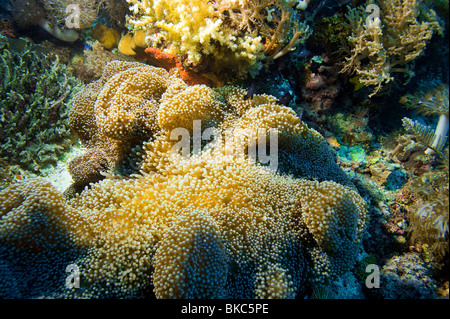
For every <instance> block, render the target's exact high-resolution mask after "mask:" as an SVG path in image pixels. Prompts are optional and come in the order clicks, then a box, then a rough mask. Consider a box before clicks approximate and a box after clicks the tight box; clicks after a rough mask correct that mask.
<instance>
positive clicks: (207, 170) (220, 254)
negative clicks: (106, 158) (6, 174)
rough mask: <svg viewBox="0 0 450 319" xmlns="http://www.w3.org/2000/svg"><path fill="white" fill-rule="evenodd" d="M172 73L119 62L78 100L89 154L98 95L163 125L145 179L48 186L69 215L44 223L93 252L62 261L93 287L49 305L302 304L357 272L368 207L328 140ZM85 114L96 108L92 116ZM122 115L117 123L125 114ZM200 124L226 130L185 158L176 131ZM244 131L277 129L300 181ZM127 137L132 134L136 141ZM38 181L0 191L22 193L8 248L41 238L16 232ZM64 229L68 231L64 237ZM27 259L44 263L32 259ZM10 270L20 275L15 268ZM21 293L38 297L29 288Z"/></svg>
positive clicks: (46, 210) (262, 98)
mask: <svg viewBox="0 0 450 319" xmlns="http://www.w3.org/2000/svg"><path fill="white" fill-rule="evenodd" d="M141 70H142V71H143V70H145V71H146V73H148V74H152V75H153V76H154V79H155V80H150V79H149V80H148V81H147V80H145V79H146V78H145V77H144V81H136V78H135V77H134V74H137V73H138V72H140V71H141ZM134 72H137V73H134ZM164 72H166V71H165V70H163V69H155V68H152V67H149V66H144V65H142V64H138V63H124V62H112V63H110V64H109V65H108V66H107V67H106V68H105V71H104V73H103V76H102V78H100V79H99V80H98V81H97V82H94V83H92V85H91V86H88V91H85V92H84V93H82V94H80V95H79V99H78V103H76V104H75V110H76V111H75V113H74V114H73V115H74V117H75V119H76V121H75V122H76V124H77V125H76V126H77V127H78V128H80V129H81V132H82V134H81V135H82V136H83V140H84V142H85V143H87V145H92V146H95V145H97V144H96V143H95V140H96V139H99V138H100V137H105V138H106V136H105V135H102V129H101V128H100V125H98V124H97V120H99V119H101V117H102V116H104V115H106V114H103V115H101V116H100V117H99V118H98V119H97V108H96V106H97V102H96V100H97V101H100V102H99V104H103V102H104V101H106V100H104V99H103V98H101V99H98V98H99V97H100V96H104V97H105V98H106V97H108V98H109V99H108V100H109V101H113V100H114V97H115V94H118V93H120V94H122V95H124V96H123V98H122V99H119V100H121V101H122V102H123V103H122V104H123V106H124V107H125V108H127V107H128V105H127V104H128V103H130V104H131V106H133V105H134V106H136V105H138V104H135V100H134V99H132V98H127V93H131V92H134V93H133V96H136V97H139V98H141V103H139V105H145V103H144V102H145V101H146V99H148V100H152V99H154V100H155V102H157V103H156V104H155V107H157V108H158V109H157V113H156V114H157V117H156V120H157V124H158V125H157V126H155V127H154V128H152V130H151V131H147V133H146V134H147V138H149V141H148V142H147V143H145V145H144V147H143V157H142V162H141V163H140V172H139V174H135V175H133V177H125V176H113V175H109V177H107V178H105V179H103V180H102V181H99V182H97V183H95V184H91V187H90V188H89V189H88V188H86V189H84V190H83V191H82V192H81V193H80V194H78V195H75V196H74V197H73V198H72V199H70V200H68V201H67V202H66V203H61V201H60V200H59V199H60V195H54V190H53V189H52V188H51V187H47V188H42V192H46V193H48V194H52V195H51V196H50V197H51V198H56V201H55V200H52V201H50V202H51V203H56V205H57V207H58V209H57V213H56V214H51V212H53V210H54V208H53V206H51V205H50V207H46V206H42V205H41V206H40V207H39V208H40V209H39V212H40V214H44V215H45V216H54V217H53V218H54V220H55V222H56V224H57V225H60V224H61V225H62V226H65V229H64V233H66V232H67V233H68V235H69V238H72V237H73V240H72V239H70V240H69V239H67V240H66V239H61V241H62V244H67V245H68V246H69V247H73V246H75V247H81V248H82V249H81V251H80V253H79V254H78V255H77V256H76V258H72V255H70V256H69V257H67V258H61V259H58V261H59V263H58V265H59V266H60V264H61V261H68V262H69V263H71V264H76V265H77V266H78V267H79V270H80V274H81V287H80V288H79V289H73V290H70V289H66V288H63V287H59V289H58V288H57V287H53V286H45V285H44V286H43V287H42V289H43V290H42V296H44V297H45V296H50V295H52V296H54V295H59V296H64V297H79V298H84V297H106V296H109V297H142V296H144V295H145V294H146V293H148V290H149V288H152V289H153V292H154V294H155V296H156V297H158V298H294V297H296V296H302V293H303V291H304V289H305V287H323V286H324V285H326V284H327V283H329V282H330V281H332V280H334V279H335V278H336V277H337V276H340V275H341V274H343V273H345V272H347V271H348V270H350V269H352V268H353V266H354V263H355V261H356V256H357V254H358V251H359V249H360V248H361V247H360V245H361V239H362V235H363V232H364V229H365V226H366V224H367V219H368V214H367V208H366V205H365V202H364V200H363V199H362V198H361V197H360V196H359V195H358V193H357V192H356V191H355V190H354V189H353V188H351V187H348V186H347V185H348V181H347V180H346V179H345V178H344V177H345V175H343V173H342V171H340V170H339V168H338V166H337V165H336V163H335V159H334V157H333V156H332V153H331V152H330V150H329V149H328V147H327V143H326V141H325V140H324V139H323V137H322V136H321V135H320V134H319V133H318V132H316V131H314V130H313V129H310V128H308V127H307V125H306V124H304V123H302V122H301V121H300V119H299V118H298V117H296V115H295V112H294V111H293V110H292V109H290V108H288V107H285V106H282V105H280V104H278V103H277V101H276V99H275V98H274V97H272V96H268V95H254V96H253V98H251V99H245V98H244V96H245V94H246V92H245V90H242V89H239V88H235V87H224V88H221V89H211V88H208V87H206V86H202V85H195V86H187V85H186V84H185V83H184V82H183V81H182V80H181V79H180V78H179V77H178V76H177V74H176V73H171V74H169V73H164ZM125 74H128V76H127V77H125V76H124V75H125ZM118 78H121V79H122V80H123V81H121V83H122V84H119V87H116V86H114V89H113V88H111V89H110V88H107V87H108V83H110V84H111V83H115V80H116V79H118ZM127 79H128V81H127ZM132 79H133V80H132ZM157 79H161V81H160V82H159V83H158V81H157ZM151 88H154V90H152V89H151ZM103 90H105V91H103ZM135 90H137V91H135ZM162 91H163V93H162V95H160V93H161V92H162ZM104 92H109V93H104ZM141 93H142V94H141ZM92 104H94V106H93V105H92ZM111 105H112V107H114V103H112V104H111ZM82 107H86V108H87V110H86V113H85V114H83V112H82V111H83V109H82ZM131 109H132V108H131ZM134 110H138V108H134ZM119 114H120V113H119ZM78 115H79V117H78V118H77V116H78ZM110 115H111V121H112V123H114V120H115V116H116V112H114V111H113V112H111V113H110ZM125 115H127V114H125ZM125 115H124V116H125ZM130 118H132V116H131V117H130ZM144 118H145V117H144V116H143V117H142V118H141V119H140V120H144ZM128 119H129V118H127V120H128ZM195 120H199V121H202V123H206V125H205V126H210V127H212V128H215V129H216V130H215V133H214V139H213V140H212V141H210V140H205V141H203V144H202V143H200V148H199V149H197V150H195V146H194V150H193V151H192V152H191V151H190V149H189V152H188V154H182V153H180V152H179V151H176V148H175V149H174V146H176V144H177V143H179V141H178V140H174V139H173V138H171V133H172V132H174V130H173V129H174V128H175V129H178V132H179V131H180V130H183V129H184V130H185V131H187V132H192V133H194V135H193V140H194V141H195V138H196V133H195V132H194V128H192V125H193V122H194V123H195ZM148 121H149V122H150V123H153V121H154V118H153V117H151V116H150V117H148ZM75 122H74V123H75ZM83 122H85V123H86V124H85V125H83ZM118 123H119V122H118ZM123 123H134V122H132V121H131V122H130V121H124V122H123ZM130 125H131V126H132V124H130ZM203 128H204V127H202V129H203ZM245 128H247V129H249V130H250V131H251V130H256V131H258V129H259V130H260V131H262V132H263V133H262V134H258V137H257V142H258V145H261V144H259V143H262V141H264V142H265V143H266V144H264V147H261V148H262V149H265V146H266V145H269V144H272V141H274V135H272V133H274V132H277V133H278V135H277V136H279V141H280V144H279V145H278V149H279V151H280V161H282V158H287V156H288V155H287V154H292V156H295V154H296V153H298V156H299V157H300V156H301V161H300V160H299V161H298V162H299V163H297V162H295V163H292V165H293V166H296V168H297V170H296V171H295V175H294V174H290V175H288V174H283V173H282V171H280V172H279V173H277V172H276V167H275V169H274V168H273V167H271V166H269V167H265V165H264V164H265V161H264V160H263V158H253V157H252V156H251V154H250V153H248V152H246V151H245V149H246V148H245V149H244V150H242V148H241V146H242V143H243V144H244V147H245V145H246V146H248V147H249V149H250V146H251V145H252V142H254V141H252V140H249V139H245V134H244V133H245V130H244V131H243V129H245ZM89 129H90V130H91V131H89ZM153 129H154V130H155V131H153ZM270 129H272V132H271V133H270V134H268V132H267V130H269V131H270ZM104 132H105V133H107V132H108V131H107V130H106V131H104ZM129 132H131V131H129V130H127V129H125V130H122V133H124V135H123V140H124V141H127V137H128V136H127V135H126V134H128V133H129ZM230 132H233V134H230ZM189 135H190V134H189ZM116 137H117V136H116ZM121 137H122V135H121ZM108 138H109V137H108ZM121 139H122V138H121ZM188 140H189V141H191V139H190V138H189V139H188ZM272 150H273V149H272ZM282 152H283V153H282ZM281 153H282V154H281ZM280 166H281V165H280ZM310 179H316V180H310ZM319 180H322V181H319ZM32 183H33V182H30V184H28V183H27V182H25V183H22V184H20V185H17V186H15V187H14V188H8V189H6V190H4V191H3V192H2V193H0V198H5V199H6V198H10V199H9V200H8V202H6V201H5V202H4V203H6V204H2V205H0V214H1V215H8V216H9V218H8V219H3V218H2V219H0V231H1V232H2V235H3V234H4V236H0V239H1V240H2V244H3V242H4V241H6V240H7V238H18V239H20V238H21V236H25V237H26V238H27V236H31V237H32V236H33V234H34V233H33V232H31V233H30V232H25V233H23V232H21V228H20V227H19V228H17V227H15V223H16V222H15V220H16V219H15V217H17V216H22V215H23V214H24V213H25V214H26V213H27V212H30V211H33V209H34V208H35V206H34V205H32V204H28V202H22V201H21V200H20V198H22V197H21V196H22V194H24V193H28V189H29V188H33V187H34V186H33V184H32ZM42 196H43V195H42ZM48 196H49V195H48ZM9 202H14V203H15V204H14V206H13V205H10V204H7V203H9ZM0 203H1V202H0ZM86 221H89V222H88V223H86ZM11 223H12V225H11ZM47 224H48V223H46V225H47ZM48 225H53V223H50V224H48ZM35 226H36V229H37V230H38V229H39V225H37V224H36V225H35ZM15 232H17V233H15ZM54 232H56V233H57V235H58V236H60V235H61V233H62V232H63V230H60V229H59V228H55V230H54ZM52 234H53V233H52ZM6 236H8V237H6ZM47 237H48V236H47ZM47 237H44V238H42V241H43V242H46V240H47ZM48 240H50V239H48ZM16 244H17V245H20V244H21V243H20V240H19V241H18V242H17V243H16ZM11 245H13V244H11ZM0 252H1V254H2V256H3V255H6V257H7V259H6V260H8V261H9V260H13V259H14V258H17V256H16V255H15V254H16V253H17V250H15V249H8V250H4V251H0ZM19 253H20V251H19ZM42 258H44V260H43V262H47V261H51V260H54V259H49V258H48V257H46V256H44V257H42ZM22 261H23V264H25V265H28V264H29V263H30V262H34V260H31V259H29V258H28V256H27V259H24V260H22ZM8 266H10V267H11V268H12V270H13V271H15V272H16V273H18V274H21V270H20V268H18V267H17V265H14V264H9V265H8ZM0 276H2V273H1V272H0ZM0 279H3V278H0ZM0 282H3V281H0ZM21 288H22V287H21ZM20 293H21V294H22V295H24V296H29V295H30V292H29V291H27V290H26V289H20Z"/></svg>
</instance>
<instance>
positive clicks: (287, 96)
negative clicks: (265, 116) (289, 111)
mask: <svg viewBox="0 0 450 319" xmlns="http://www.w3.org/2000/svg"><path fill="white" fill-rule="evenodd" d="M293 98H294V96H293V95H292V94H291V93H289V92H288V93H285V94H283V96H282V97H281V98H280V100H279V101H280V103H281V104H283V105H286V106H288V105H289V103H291V101H292V99H293Z"/></svg>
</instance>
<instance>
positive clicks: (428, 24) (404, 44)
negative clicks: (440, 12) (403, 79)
mask: <svg viewBox="0 0 450 319" xmlns="http://www.w3.org/2000/svg"><path fill="white" fill-rule="evenodd" d="M376 3H377V4H378V5H376V4H374V3H373V2H371V1H368V2H367V5H366V6H364V7H363V6H361V7H359V8H353V9H349V12H348V14H347V15H346V16H347V18H348V20H349V23H348V24H349V25H348V27H349V28H350V29H351V30H353V33H352V35H351V36H350V37H348V44H349V48H348V51H349V52H348V56H347V57H346V58H345V60H346V61H345V62H344V63H343V67H342V70H341V72H345V73H349V74H353V73H354V74H355V75H356V76H358V77H359V78H358V80H359V82H360V83H362V84H364V85H365V86H372V87H374V88H373V92H372V93H371V94H370V95H369V97H372V96H374V95H375V94H377V93H378V91H379V90H380V89H381V88H382V86H383V85H384V84H386V83H388V82H390V81H392V80H393V79H394V77H393V76H392V73H395V72H400V73H406V74H408V75H409V78H411V77H412V76H413V72H411V65H410V62H412V61H413V60H414V59H416V58H417V57H418V56H419V55H420V54H421V53H422V52H423V51H424V49H425V47H426V44H427V42H428V41H429V40H430V39H431V37H432V36H433V33H434V32H436V31H437V32H439V33H441V32H442V29H441V26H440V25H439V22H438V17H437V15H436V12H435V11H434V10H432V9H429V8H428V7H427V6H426V5H425V4H424V3H421V2H420V1H417V0H407V1H401V0H380V1H377V2H376ZM366 8H368V9H369V10H368V11H367V13H366ZM375 8H378V9H377V10H375ZM369 12H371V13H372V14H371V15H369V14H368V13H369ZM377 13H378V15H377Z"/></svg>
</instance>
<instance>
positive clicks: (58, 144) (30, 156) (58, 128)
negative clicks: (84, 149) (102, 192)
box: [0, 36, 82, 172]
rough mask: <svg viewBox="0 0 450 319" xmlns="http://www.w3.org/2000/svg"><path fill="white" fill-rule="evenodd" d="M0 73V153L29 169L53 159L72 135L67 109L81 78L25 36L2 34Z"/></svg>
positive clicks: (35, 169) (32, 169) (67, 143)
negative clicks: (12, 37) (21, 37)
mask: <svg viewBox="0 0 450 319" xmlns="http://www.w3.org/2000/svg"><path fill="white" fill-rule="evenodd" d="M20 47H22V49H19V50H17V48H20ZM14 48H16V49H14ZM0 74H2V77H3V81H1V82H2V86H1V87H0V98H1V100H2V108H1V109H0V140H1V147H0V157H3V158H5V159H7V160H8V162H9V163H10V164H16V165H19V166H20V167H21V168H22V169H25V170H29V171H33V172H36V171H38V170H39V169H40V168H42V167H44V166H46V165H48V164H55V162H56V160H57V158H58V156H60V155H61V154H63V153H64V152H65V151H66V150H67V149H68V148H69V146H70V145H71V143H72V140H73V137H72V136H71V134H70V129H69V126H68V123H67V118H68V110H69V106H70V103H71V100H72V97H73V95H74V94H75V93H76V92H78V91H79V90H80V89H81V88H82V84H81V82H80V81H79V80H78V79H76V78H75V77H73V76H72V75H70V73H69V71H68V69H67V67H66V66H65V65H63V64H60V63H59V61H58V59H57V58H56V59H55V58H54V57H52V56H51V55H49V54H45V53H43V52H42V49H41V48H40V47H39V46H37V45H34V44H32V43H31V42H30V41H29V40H25V39H18V40H15V39H8V38H6V37H3V36H1V37H0Z"/></svg>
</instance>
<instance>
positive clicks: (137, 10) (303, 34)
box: [127, 0, 311, 74]
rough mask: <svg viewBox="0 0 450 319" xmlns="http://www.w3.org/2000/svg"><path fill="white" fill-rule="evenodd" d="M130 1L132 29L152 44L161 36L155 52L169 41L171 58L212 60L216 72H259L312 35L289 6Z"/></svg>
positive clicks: (181, 0) (266, 2)
mask: <svg viewBox="0 0 450 319" xmlns="http://www.w3.org/2000/svg"><path fill="white" fill-rule="evenodd" d="M127 1H128V2H129V3H130V4H131V7H130V11H131V12H132V16H131V17H129V19H128V25H129V26H130V27H131V28H133V29H134V30H140V29H142V30H144V31H145V32H146V34H147V35H148V36H149V40H150V41H151V39H152V37H153V38H155V36H154V35H155V34H158V36H157V37H156V38H157V39H158V40H157V41H156V42H155V43H150V45H151V46H156V45H158V44H159V43H160V42H161V41H162V40H164V41H165V44H164V46H165V47H164V49H165V50H166V51H167V52H168V53H170V54H176V55H178V57H179V58H180V59H181V60H183V61H184V60H185V58H186V57H187V60H186V61H187V62H188V63H190V64H194V65H195V64H196V63H198V62H200V61H205V60H208V61H209V62H208V64H209V66H210V67H211V68H212V70H213V71H220V70H223V69H231V70H234V71H237V72H238V73H240V74H247V73H248V72H254V71H256V70H258V69H259V68H260V67H261V63H260V61H261V60H263V59H265V57H266V56H269V60H272V59H276V58H278V57H281V56H282V55H284V54H286V53H287V52H289V51H290V50H294V49H295V46H296V45H297V44H298V43H299V42H301V41H304V40H305V39H306V38H307V37H308V36H309V35H310V33H311V32H310V30H309V27H308V26H307V25H306V24H303V23H299V22H297V20H296V19H295V15H294V11H295V10H293V8H292V5H293V3H291V2H286V1H273V0H260V1H222V0H219V1H212V2H211V1H205V0H196V1H194V2H192V1H186V0H177V1H141V0H127ZM168 12H169V13H170V14H167V13H168ZM291 34H292V39H291V40H290V42H289V38H288V37H289V36H290V35H291ZM264 42H265V47H264V46H263V43H264Z"/></svg>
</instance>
